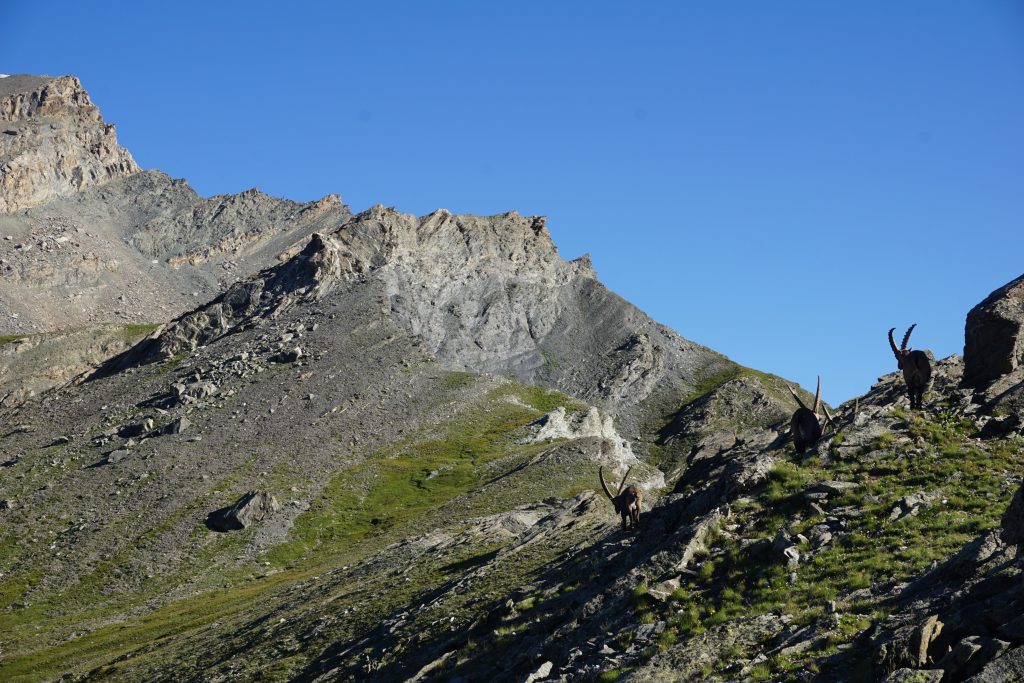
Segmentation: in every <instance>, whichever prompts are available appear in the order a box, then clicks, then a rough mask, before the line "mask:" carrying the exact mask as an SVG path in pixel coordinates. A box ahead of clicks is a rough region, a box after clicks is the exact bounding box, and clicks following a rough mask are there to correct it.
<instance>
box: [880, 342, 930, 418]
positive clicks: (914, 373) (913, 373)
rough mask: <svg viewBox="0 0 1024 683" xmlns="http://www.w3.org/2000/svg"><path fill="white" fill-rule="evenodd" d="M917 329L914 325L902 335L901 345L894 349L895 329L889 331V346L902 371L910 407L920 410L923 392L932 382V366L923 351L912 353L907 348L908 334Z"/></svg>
mask: <svg viewBox="0 0 1024 683" xmlns="http://www.w3.org/2000/svg"><path fill="white" fill-rule="evenodd" d="M915 327H917V323H914V324H913V325H911V326H910V328H909V329H908V330H907V333H906V334H905V335H903V343H902V344H901V345H900V347H899V348H896V341H895V340H894V339H893V338H892V333H893V331H895V330H896V328H895V327H893V328H891V329H890V330H889V346H891V347H892V352H893V355H895V356H896V363H897V365H898V366H899V368H900V370H902V371H903V381H904V382H906V383H907V395H909V396H910V407H911V408H921V407H922V404H923V402H924V392H925V390H926V389H927V388H928V384H929V383H930V382H931V381H932V364H931V361H929V360H928V354H926V353H925V352H924V351H914V350H912V349H908V348H907V342H909V341H910V333H911V332H913V331H914V328H915Z"/></svg>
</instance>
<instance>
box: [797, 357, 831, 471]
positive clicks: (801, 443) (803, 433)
mask: <svg viewBox="0 0 1024 683" xmlns="http://www.w3.org/2000/svg"><path fill="white" fill-rule="evenodd" d="M786 388H787V389H789V393H791V394H793V398H795V399H796V402H797V405H799V406H800V407H799V408H797V409H796V412H794V413H793V417H792V419H791V420H790V421H789V431H790V433H791V434H792V435H793V444H794V445H795V446H796V452H797V453H799V454H800V455H803V454H804V452H805V451H806V450H807V449H808V447H810V446H813V445H814V444H816V443H818V439H820V438H821V432H822V429H821V423H819V422H818V408H819V407H820V408H822V409H823V410H824V411H825V420H826V422H832V415H831V414H829V412H828V408H826V407H825V404H824V403H822V402H821V375H818V388H817V389H816V390H815V392H814V409H813V410H812V409H810V408H808V407H807V406H805V405H804V402H803V401H801V400H800V397H799V396H797V393H796V392H795V391H794V390H793V387H791V386H789V385H788V384H787V385H786Z"/></svg>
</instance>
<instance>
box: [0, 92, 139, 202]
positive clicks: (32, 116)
mask: <svg viewBox="0 0 1024 683" xmlns="http://www.w3.org/2000/svg"><path fill="white" fill-rule="evenodd" d="M0 128H2V131H0V213H10V212H13V211H18V210H20V209H24V208H28V207H31V206H38V205H39V204H43V203H45V202H48V201H50V200H52V199H55V198H57V197H63V196H67V195H70V194H74V193H76V192H80V191H81V190H84V189H86V188H89V187H93V186H95V185H102V184H104V183H107V182H110V181H111V180H116V179H118V178H123V177H125V176H128V175H131V174H133V173H138V172H139V170H140V169H139V166H138V164H136V163H135V160H134V159H133V158H132V155H131V154H130V153H129V152H128V150H126V149H125V148H124V147H121V146H120V145H119V144H118V143H117V134H116V132H115V130H114V126H113V124H108V123H106V122H105V121H104V120H103V117H102V116H100V112H99V109H97V108H96V106H95V105H94V104H93V103H92V101H91V100H90V99H89V94H88V93H87V92H86V91H85V90H84V89H83V88H82V84H81V83H80V82H79V80H78V79H77V78H75V77H74V76H61V77H58V78H46V77H40V76H7V77H5V78H0Z"/></svg>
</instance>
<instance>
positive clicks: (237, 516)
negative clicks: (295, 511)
mask: <svg viewBox="0 0 1024 683" xmlns="http://www.w3.org/2000/svg"><path fill="white" fill-rule="evenodd" d="M280 509H281V505H280V504H279V503H278V502H277V499H276V498H274V496H272V495H270V494H269V493H267V492H266V491H249V492H248V493H246V494H245V495H244V496H242V497H241V498H239V499H238V500H237V501H236V502H235V503H234V504H233V505H229V506H227V507H224V508H221V509H219V510H214V511H213V512H211V513H210V514H208V515H207V516H206V526H207V528H208V529H210V530H211V531H238V530H240V529H245V528H247V527H250V526H252V525H253V524H256V523H258V522H261V521H263V520H264V519H266V518H267V517H269V516H270V515H272V514H273V513H275V512H277V511H278V510H280Z"/></svg>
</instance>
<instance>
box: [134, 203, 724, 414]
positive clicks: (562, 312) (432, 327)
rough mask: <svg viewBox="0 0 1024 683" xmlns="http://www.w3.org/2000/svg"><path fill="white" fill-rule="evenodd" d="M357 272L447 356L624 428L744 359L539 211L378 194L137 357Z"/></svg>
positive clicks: (167, 352)
mask: <svg viewBox="0 0 1024 683" xmlns="http://www.w3.org/2000/svg"><path fill="white" fill-rule="evenodd" d="M349 286H361V287H365V286H371V287H379V288H382V289H383V291H384V293H385V297H386V298H385V299H384V300H383V301H382V302H381V314H382V315H384V316H388V317H390V318H391V319H392V320H394V321H395V322H396V323H398V324H399V325H400V326H402V327H403V328H405V329H406V330H407V331H408V332H409V333H410V334H412V335H415V336H417V337H418V338H420V339H422V340H423V341H424V343H425V345H426V347H427V349H428V350H429V351H430V352H431V353H432V355H433V356H434V357H436V358H437V359H438V360H439V361H441V362H442V363H443V364H444V365H446V366H447V367H453V368H459V369H468V370H473V371H476V372H497V373H502V374H507V375H511V376H512V377H514V378H516V379H518V380H520V381H523V382H526V383H532V384H544V385H547V386H552V387H555V388H558V389H560V390H562V391H565V392H566V393H570V394H572V395H574V396H577V397H579V398H582V399H584V400H586V401H588V402H592V403H596V404H598V405H600V406H602V407H608V408H611V409H614V410H615V412H616V413H618V417H619V418H620V419H625V420H626V427H627V428H629V427H630V426H631V425H630V415H631V412H630V410H629V409H630V408H632V407H636V406H639V405H640V404H641V403H644V402H648V401H652V400H660V401H664V402H667V403H669V404H670V405H671V404H673V403H674V402H675V401H678V399H679V397H680V396H681V395H686V394H688V393H690V392H692V390H693V387H694V385H695V384H696V383H697V381H698V378H699V377H703V376H706V375H707V374H715V373H717V372H721V371H722V370H728V369H730V368H735V367H736V366H735V365H734V364H732V363H731V362H730V361H729V360H727V359H725V358H723V357H722V356H720V355H719V354H716V353H714V352H712V351H710V350H708V349H706V348H704V347H701V346H698V345H697V344H693V343H692V342H688V341H686V340H685V339H683V338H682V337H680V336H679V335H677V334H675V333H674V332H672V331H671V330H668V329H667V328H665V327H663V326H660V325H658V324H656V323H655V322H654V321H653V320H651V319H650V318H649V317H647V316H646V315H644V314H643V313H642V312H641V311H639V310H637V309H636V308H635V307H633V306H632V305H630V304H629V303H627V302H626V301H624V300H622V299H621V298H619V297H617V296H615V295H614V294H612V293H611V292H609V291H608V290H607V289H605V288H604V287H603V286H602V285H601V284H600V283H598V282H597V280H596V279H595V276H594V273H593V271H592V270H591V269H590V268H589V266H587V265H586V263H584V262H581V261H573V262H566V261H564V260H562V258H561V257H560V256H559V255H558V253H557V251H556V249H555V247H554V244H553V243H552V242H551V237H550V235H549V234H548V232H547V230H546V229H545V228H544V221H543V219H541V218H536V217H523V216H520V215H519V214H517V213H515V212H512V213H508V214H502V215H500V216H490V217H481V216H456V215H452V214H450V213H448V212H447V211H437V212H435V213H433V214H430V215H428V216H425V217H423V218H416V217H415V216H411V215H408V214H402V213H399V212H397V211H394V210H393V209H385V208H383V207H380V206H377V207H373V208H371V209H369V210H368V211H365V212H363V213H361V214H359V215H358V216H356V217H354V218H353V219H352V220H351V221H349V222H347V223H345V224H344V225H342V226H341V227H339V228H337V229H336V230H333V231H332V232H330V233H327V234H317V235H314V236H313V237H312V238H311V239H310V241H309V243H308V244H306V245H305V247H304V248H303V249H302V250H301V251H300V252H298V253H297V254H295V255H294V256H293V257H292V258H291V259H289V260H288V261H286V262H285V263H283V264H281V265H280V266H277V267H275V268H270V269H267V270H265V271H262V272H260V273H259V274H257V275H255V276H253V277H250V278H248V279H246V280H242V281H239V282H237V283H235V284H234V285H232V286H231V287H230V288H229V289H228V290H227V291H226V292H225V293H224V294H223V295H222V296H220V297H218V298H216V299H214V300H213V301H212V302H211V303H210V304H207V305H205V306H203V307H201V308H198V309H196V310H195V311H193V312H191V313H188V314H187V315H185V316H183V317H181V318H179V319H178V320H176V321H175V322H173V323H172V324H170V325H169V326H168V327H167V328H166V329H165V330H164V331H163V332H162V333H161V335H159V337H158V338H157V339H156V340H154V341H153V343H152V344H150V345H149V346H148V347H147V348H146V349H145V353H141V354H136V356H135V357H134V359H133V362H148V361H151V360H157V359H164V358H169V357H172V356H174V355H176V354H180V353H186V352H190V351H191V350H194V349H195V348H197V347H198V346H201V345H204V344H208V343H211V342H212V341H214V340H216V339H218V338H220V337H222V336H224V335H226V334H230V333H232V332H233V331H237V330H238V329H240V328H242V327H245V326H247V325H252V324H257V323H258V322H259V320H265V319H267V318H269V317H274V316H278V315H280V314H281V313H282V312H283V311H284V310H286V309H287V308H288V307H290V306H292V305H294V304H296V303H298V302H306V303H311V302H316V301H322V300H324V299H325V298H329V296H328V295H331V294H332V293H334V292H336V291H338V290H341V289H343V288H346V287H349ZM296 358H297V357H296ZM282 360H286V362H287V359H284V358H282ZM292 360H295V359H292Z"/></svg>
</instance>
